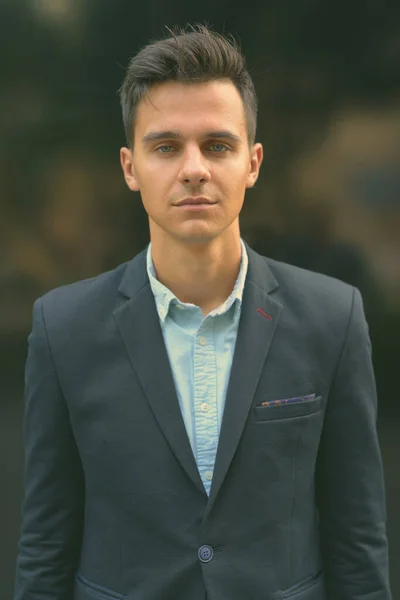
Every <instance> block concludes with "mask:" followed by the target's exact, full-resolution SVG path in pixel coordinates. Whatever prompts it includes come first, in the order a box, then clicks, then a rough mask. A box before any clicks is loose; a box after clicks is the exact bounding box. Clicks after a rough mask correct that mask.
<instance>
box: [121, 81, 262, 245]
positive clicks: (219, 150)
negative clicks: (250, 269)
mask: <svg viewBox="0 0 400 600" xmlns="http://www.w3.org/2000/svg"><path fill="white" fill-rule="evenodd" d="M261 160H262V146H261V144H254V145H253V146H252V147H249V144H248V139H247V125H246V120H245V114H244V108H243V102H242V99H241V97H240V94H239V92H238V91H237V89H236V87H235V86H234V85H233V83H231V82H230V81H225V80H223V81H212V82H207V83H199V84H182V83H178V82H167V83H161V84H157V85H155V86H153V87H152V88H151V90H150V97H149V98H146V97H145V98H143V99H142V100H141V102H140V104H139V106H138V109H137V114H136V122H135V130H134V150H133V153H132V152H131V151H130V150H129V149H128V148H122V149H121V164H122V168H123V171H124V176H125V180H126V182H127V185H128V187H129V188H130V189H131V190H132V191H140V193H141V197H142V202H143V205H144V208H145V210H146V212H147V214H148V216H149V223H150V233H151V237H152V240H153V239H154V237H155V236H157V237H165V236H167V237H169V238H174V239H176V240H180V241H184V242H187V243H199V242H200V243H203V242H207V241H211V240H212V239H215V238H216V237H218V236H220V235H222V234H223V233H224V232H226V231H227V230H228V229H229V228H235V227H237V225H238V216H239V213H240V210H241V208H242V206H243V200H244V194H245V190H246V188H250V187H252V186H253V185H254V183H255V181H256V180H257V177H258V171H259V167H260V164H261ZM201 199H203V201H204V203H205V202H207V203H208V204H204V203H203V204H200V205H199V204H191V205H189V204H187V203H188V202H198V201H200V200H201ZM182 203H183V204H182ZM237 231H239V229H238V227H237Z"/></svg>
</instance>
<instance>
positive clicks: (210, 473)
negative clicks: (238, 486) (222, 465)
mask: <svg viewBox="0 0 400 600" xmlns="http://www.w3.org/2000/svg"><path fill="white" fill-rule="evenodd" d="M204 475H205V476H206V479H207V480H208V481H211V479H212V478H213V472H212V471H206V472H205V473H204Z"/></svg>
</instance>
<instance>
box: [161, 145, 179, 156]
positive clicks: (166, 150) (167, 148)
mask: <svg viewBox="0 0 400 600" xmlns="http://www.w3.org/2000/svg"><path fill="white" fill-rule="evenodd" d="M174 149H175V148H174V147H173V146H168V145H167V144H164V145H163V146H159V147H158V148H157V152H160V154H169V153H170V152H171V151H173V150H174Z"/></svg>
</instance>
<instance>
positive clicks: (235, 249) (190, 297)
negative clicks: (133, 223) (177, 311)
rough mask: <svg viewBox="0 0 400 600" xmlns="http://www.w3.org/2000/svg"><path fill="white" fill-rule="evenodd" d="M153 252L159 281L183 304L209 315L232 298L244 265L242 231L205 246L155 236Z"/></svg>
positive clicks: (152, 242) (152, 245)
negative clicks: (193, 306)
mask: <svg viewBox="0 0 400 600" xmlns="http://www.w3.org/2000/svg"><path fill="white" fill-rule="evenodd" d="M150 233H151V231H150ZM151 250H152V259H153V264H154V269H155V272H156V275H157V279H158V280H159V281H160V282H161V283H162V284H163V285H165V286H166V287H167V288H168V289H169V290H171V292H172V293H173V294H175V296H176V297H177V298H178V299H179V300H180V301H181V302H186V303H191V304H195V305H196V306H199V307H200V308H201V309H202V311H203V313H204V314H207V313H208V312H211V310H213V309H214V308H217V307H218V306H219V305H220V304H222V303H223V302H225V300H226V299H227V298H228V296H229V295H230V294H231V292H232V290H233V288H234V285H235V282H236V279H237V276H238V273H239V269H240V261H241V245H240V232H239V227H237V231H236V232H227V234H226V235H222V236H219V237H218V238H216V239H214V240H211V241H208V242H207V243H202V244H190V243H187V242H182V241H181V240H177V239H171V238H166V237H165V236H158V235H156V236H151Z"/></svg>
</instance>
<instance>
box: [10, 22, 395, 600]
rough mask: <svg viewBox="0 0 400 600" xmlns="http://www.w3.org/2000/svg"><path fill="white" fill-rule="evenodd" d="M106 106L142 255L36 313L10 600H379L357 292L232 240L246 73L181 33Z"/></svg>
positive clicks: (239, 192)
mask: <svg viewBox="0 0 400 600" xmlns="http://www.w3.org/2000/svg"><path fill="white" fill-rule="evenodd" d="M121 99H122V108H123V116H124V123H125V128H126V134H127V147H126V148H122V150H121V164H122V169H123V173H124V177H125V180H126V183H127V185H128V187H129V188H130V189H131V190H132V191H139V192H140V193H141V198H142V201H143V204H144V207H145V209H146V211H147V214H148V217H149V226H150V237H151V244H150V245H149V247H148V248H146V249H145V250H143V251H142V252H141V253H140V254H139V255H138V256H136V257H134V258H133V259H132V260H131V261H129V262H127V263H125V264H123V265H120V266H119V267H117V268H116V269H115V270H113V271H111V272H108V273H104V274H102V275H100V276H98V277H94V278H93V279H89V280H87V281H83V282H79V283H76V284H73V285H69V286H65V287H63V288H61V289H57V290H54V291H52V292H50V293H49V294H46V295H45V296H44V297H42V298H40V299H39V300H37V301H36V303H35V306H34V322H33V330H32V333H31V336H30V340H29V355H28V360H27V366H26V444H27V457H26V492H25V500H24V505H23V519H22V531H21V540H20V549H19V556H18V564H17V577H16V580H17V583H16V593H15V598H16V600H28V599H29V600H33V599H35V600H39V599H40V600H42V599H43V600H44V599H46V600H50V599H51V600H56V599H57V600H61V599H63V600H67V599H68V600H70V599H71V598H72V599H74V600H96V599H98V600H107V599H119V600H123V599H125V598H127V599H129V600H172V599H173V600H177V599H182V600H186V599H188V600H204V598H208V600H239V599H240V600H242V599H243V600H250V599H252V600H256V599H258V600H267V599H275V600H278V599H288V598H294V599H295V600H367V599H368V600H372V598H373V599H374V600H389V599H390V591H389V584H388V574H387V541H386V533H385V506H384V505H385V501H384V487H383V481H382V466H381V458H380V452H379V447H378V441H377V434H376V425H375V418H376V397H375V386H374V378H373V372H372V366H371V359H370V342H369V338H368V331H367V325H366V322H365V318H364V314H363V309H362V302H361V298H360V294H359V292H358V291H357V290H356V289H354V288H351V287H350V286H348V285H346V284H344V283H341V282H339V281H336V280H334V279H330V278H328V277H325V276H322V275H317V274H314V273H311V272H307V271H304V270H301V269H298V268H295V267H291V266H289V265H286V264H282V263H279V262H276V261H273V260H269V259H267V258H264V257H262V256H260V255H259V254H257V253H255V252H254V251H253V250H252V249H251V248H250V247H249V246H248V245H247V244H245V243H244V242H243V241H242V240H241V237H240V228H239V213H240V210H241V208H242V205H243V200H244V195H245V190H246V189H247V188H251V187H252V186H253V185H254V183H255V182H256V180H257V177H258V172H259V168H260V164H261V161H262V146H261V144H259V143H255V141H254V139H255V130H256V98H255V93H254V88H253V84H252V82H251V79H250V77H249V74H248V72H247V71H246V69H245V66H244V59H243V57H242V56H241V54H240V52H239V51H238V49H237V48H236V47H235V45H234V44H233V43H232V42H230V41H229V40H228V39H226V38H223V37H222V36H220V35H218V34H216V33H213V32H211V31H210V30H208V29H207V28H205V27H198V28H193V29H192V30H190V31H189V32H182V33H181V34H180V35H178V36H172V37H170V38H168V39H166V40H162V41H159V42H155V43H153V44H150V45H149V46H147V47H146V48H144V49H143V50H141V52H139V53H138V54H137V56H135V57H134V58H133V59H132V60H131V62H130V65H129V67H128V70H127V74H126V78H125V82H124V85H123V87H122V90H121Z"/></svg>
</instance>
